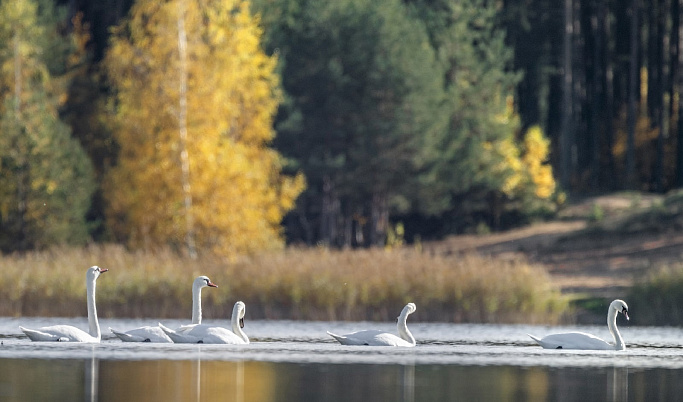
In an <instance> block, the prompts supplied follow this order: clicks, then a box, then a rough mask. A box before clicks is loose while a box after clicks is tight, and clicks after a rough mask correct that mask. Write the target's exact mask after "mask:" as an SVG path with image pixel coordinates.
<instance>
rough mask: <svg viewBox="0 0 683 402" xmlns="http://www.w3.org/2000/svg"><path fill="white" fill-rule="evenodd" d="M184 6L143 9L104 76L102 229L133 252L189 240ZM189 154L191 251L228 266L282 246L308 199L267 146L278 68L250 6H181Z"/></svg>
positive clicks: (147, 1)
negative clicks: (106, 131)
mask: <svg viewBox="0 0 683 402" xmlns="http://www.w3.org/2000/svg"><path fill="white" fill-rule="evenodd" d="M179 1H181V0H174V1H168V2H163V3H159V2H156V1H152V0H144V1H139V2H137V3H136V5H135V6H134V7H133V9H132V11H131V17H130V21H129V22H128V24H127V25H126V26H124V27H121V28H119V29H118V30H117V31H116V32H115V35H114V39H113V41H112V46H111V48H110V51H109V53H108V55H107V61H106V65H107V66H108V68H109V75H110V77H111V79H112V81H113V83H114V86H115V88H116V90H117V98H116V107H117V110H116V112H117V124H118V130H117V131H116V138H117V140H118V142H119V144H120V146H121V150H120V154H119V161H118V165H117V166H116V167H115V168H114V169H113V170H112V172H111V173H110V175H109V180H108V183H107V186H106V191H107V198H109V199H110V200H111V204H110V209H109V214H108V216H109V219H110V223H111V225H112V227H113V228H114V229H115V231H116V233H118V234H119V235H120V236H123V237H126V238H128V239H129V241H130V243H131V245H133V246H158V245H164V244H176V245H178V244H181V243H182V242H183V239H184V238H185V236H186V232H187V230H186V225H185V210H184V203H183V200H184V198H183V187H182V181H181V177H182V172H181V168H180V136H179V116H178V112H179V106H178V105H179V101H180V86H179V84H178V82H179V79H178V77H179V74H180V73H181V72H180V61H179V52H178V43H179V41H178V24H179V18H180V15H181V14H180V13H179V10H181V7H180V3H179ZM183 5H184V10H185V13H184V14H183V15H184V25H185V30H186V33H187V52H188V63H187V71H186V73H187V77H188V80H187V81H188V91H187V127H188V135H187V137H188V141H187V152H188V156H189V164H190V193H191V196H192V210H191V213H192V216H193V218H194V219H193V220H194V232H195V236H196V243H197V246H198V248H199V249H200V251H201V250H204V251H213V252H215V253H218V254H220V255H226V256H235V255H237V254H240V253H249V252H253V251H256V250H261V249H272V248H279V247H281V246H282V245H283V241H282V238H281V237H282V236H281V228H280V223H281V220H282V217H283V215H284V214H285V213H286V212H287V211H288V210H290V209H291V208H292V207H293V205H294V201H295V200H296V197H297V196H298V195H299V193H300V192H301V191H302V190H303V188H304V180H303V177H299V176H298V177H295V178H291V177H286V176H284V175H282V173H281V170H282V166H281V161H280V156H279V155H278V154H277V153H276V152H275V151H273V150H272V149H270V148H269V147H268V145H269V141H271V140H272V138H273V136H274V132H273V129H272V119H273V116H274V113H275V111H276V108H277V106H278V103H279V101H280V91H279V82H278V78H277V75H276V74H275V72H274V69H275V64H276V60H275V59H274V58H272V57H268V56H267V55H266V54H265V53H264V52H263V50H262V49H261V47H260V40H261V36H262V32H261V30H260V28H259V27H258V25H257V20H256V19H255V18H254V17H253V16H251V14H250V12H249V8H248V3H247V2H246V1H238V0H227V1H225V0H224V1H218V0H214V1H202V2H199V1H192V0H185V1H184V4H183Z"/></svg>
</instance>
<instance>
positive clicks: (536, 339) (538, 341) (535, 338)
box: [527, 334, 542, 345]
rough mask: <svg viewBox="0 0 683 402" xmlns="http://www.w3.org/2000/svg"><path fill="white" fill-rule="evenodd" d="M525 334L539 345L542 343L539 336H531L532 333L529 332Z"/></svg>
mask: <svg viewBox="0 0 683 402" xmlns="http://www.w3.org/2000/svg"><path fill="white" fill-rule="evenodd" d="M527 335H529V338H531V339H533V340H534V341H536V343H538V344H539V345H542V343H541V338H537V337H535V336H533V335H531V334H527Z"/></svg>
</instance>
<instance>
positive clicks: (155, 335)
mask: <svg viewBox="0 0 683 402" xmlns="http://www.w3.org/2000/svg"><path fill="white" fill-rule="evenodd" d="M109 330H110V331H111V332H112V333H113V334H114V335H116V336H117V337H118V338H119V339H121V340H122V341H124V342H151V343H173V341H172V340H171V338H169V337H168V335H166V333H165V332H164V331H162V330H161V328H159V327H154V326H145V327H139V328H135V329H131V330H129V331H126V332H120V331H117V330H115V329H113V328H111V327H110V328H109Z"/></svg>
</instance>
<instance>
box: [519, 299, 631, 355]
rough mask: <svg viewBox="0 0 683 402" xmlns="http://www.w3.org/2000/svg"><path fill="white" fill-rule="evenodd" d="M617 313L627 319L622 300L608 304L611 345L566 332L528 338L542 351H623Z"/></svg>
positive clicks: (595, 338) (584, 334)
mask: <svg viewBox="0 0 683 402" xmlns="http://www.w3.org/2000/svg"><path fill="white" fill-rule="evenodd" d="M619 313H622V314H624V316H625V317H626V319H627V320H628V319H629V316H628V305H626V302H624V301H623V300H619V299H617V300H614V301H613V302H612V303H610V305H609V309H608V310H607V328H608V329H609V332H610V334H611V335H612V339H613V340H614V343H613V344H612V343H609V342H607V341H604V340H602V339H600V338H598V337H597V336H595V335H591V334H587V333H585V332H566V333H560V334H552V335H548V336H545V337H543V338H537V337H535V336H533V335H529V336H530V337H531V339H533V340H534V341H536V342H537V343H538V344H539V345H541V346H542V347H543V348H544V349H580V350H625V349H626V344H625V343H624V339H623V338H622V337H621V332H619V328H617V315H618V314H619Z"/></svg>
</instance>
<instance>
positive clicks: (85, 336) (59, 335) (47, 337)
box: [19, 325, 100, 342]
mask: <svg viewBox="0 0 683 402" xmlns="http://www.w3.org/2000/svg"><path fill="white" fill-rule="evenodd" d="M19 328H20V329H21V331H22V332H23V333H24V334H26V336H28V337H29V339H31V340H32V341H34V342H99V341H100V340H99V339H97V338H95V337H93V336H91V335H90V334H89V333H87V332H85V331H83V330H81V329H79V328H76V327H73V326H71V325H52V326H49V327H42V328H38V329H28V328H24V327H19Z"/></svg>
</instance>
